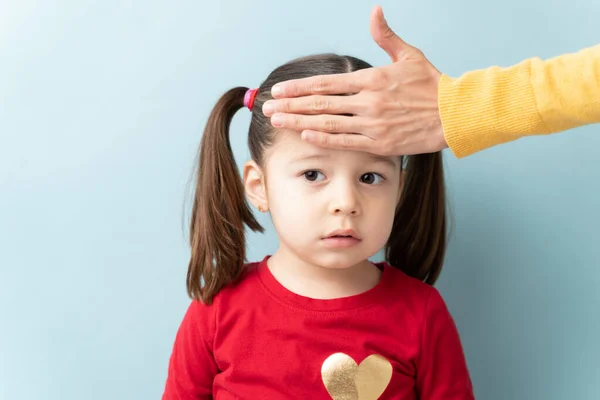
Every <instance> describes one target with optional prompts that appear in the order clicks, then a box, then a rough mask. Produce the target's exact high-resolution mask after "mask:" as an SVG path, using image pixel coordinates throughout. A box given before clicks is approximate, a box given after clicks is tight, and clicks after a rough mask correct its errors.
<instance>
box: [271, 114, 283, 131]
mask: <svg viewBox="0 0 600 400" xmlns="http://www.w3.org/2000/svg"><path fill="white" fill-rule="evenodd" d="M271 124H272V125H273V126H274V127H275V128H279V127H280V126H283V115H281V114H275V115H273V116H272V117H271Z"/></svg>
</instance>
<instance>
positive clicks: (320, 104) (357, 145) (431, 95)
mask: <svg viewBox="0 0 600 400" xmlns="http://www.w3.org/2000/svg"><path fill="white" fill-rule="evenodd" d="M370 29H371V35H372V36H373V39H374V40H375V42H376V43H377V44H378V45H379V47H381V48H382V49H383V50H385V52H386V53H387V54H388V55H389V56H390V57H391V59H392V62H393V63H392V64H391V65H387V66H384V67H374V68H368V69H363V70H359V71H356V72H351V73H346V74H337V75H322V76H315V77H311V78H306V79H297V80H291V81H287V82H282V83H279V84H277V85H275V86H274V87H273V90H272V94H273V97H274V98H275V100H270V101H267V102H265V104H264V105H263V113H264V114H265V115H266V116H267V117H271V124H272V125H273V126H274V127H276V128H288V129H291V130H295V131H301V132H302V138H303V139H304V140H307V141H309V142H311V143H314V144H317V145H321V146H323V147H329V148H338V149H349V150H359V151H367V152H370V153H374V154H380V155H410V154H419V153H433V152H436V151H439V150H442V149H444V148H446V147H448V145H447V143H446V140H445V138H444V132H443V128H442V123H441V120H440V115H439V109H438V84H439V81H440V78H441V76H442V74H441V73H440V72H439V71H438V70H437V69H436V68H435V67H434V66H433V64H431V63H430V62H429V61H428V60H427V58H425V56H424V55H423V53H422V52H421V50H419V49H417V48H415V47H413V46H410V45H409V44H407V43H405V42H404V41H403V40H402V39H400V37H398V36H397V35H396V34H395V33H394V31H392V29H391V28H390V27H389V26H388V24H387V22H386V20H385V18H384V16H383V11H382V9H381V7H379V6H376V7H375V8H374V9H373V11H372V13H371V20H370ZM349 93H350V95H348V96H339V95H340V94H349ZM340 114H349V115H351V116H344V115H340Z"/></svg>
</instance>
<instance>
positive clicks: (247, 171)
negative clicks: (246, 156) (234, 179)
mask: <svg viewBox="0 0 600 400" xmlns="http://www.w3.org/2000/svg"><path fill="white" fill-rule="evenodd" d="M244 190H245V192H246V196H247V197H248V200H249V201H250V203H252V205H253V206H254V207H256V208H259V207H260V209H261V210H262V211H267V210H268V209H269V202H268V201H267V190H266V180H265V174H264V173H263V171H262V169H261V168H260V167H259V166H258V164H256V163H255V162H254V161H253V160H250V161H248V162H246V164H244Z"/></svg>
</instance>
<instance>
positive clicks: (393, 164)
mask: <svg viewBox="0 0 600 400" xmlns="http://www.w3.org/2000/svg"><path fill="white" fill-rule="evenodd" d="M367 157H368V158H369V159H370V160H371V161H372V162H376V163H381V164H386V165H388V166H390V167H392V168H399V167H400V165H398V163H396V161H393V160H391V159H390V158H388V157H385V156H379V155H377V154H370V153H368V154H367ZM324 158H331V157H330V156H329V155H327V154H308V155H303V156H300V157H298V158H295V159H293V160H292V162H293V163H297V162H301V161H306V160H318V159H324Z"/></svg>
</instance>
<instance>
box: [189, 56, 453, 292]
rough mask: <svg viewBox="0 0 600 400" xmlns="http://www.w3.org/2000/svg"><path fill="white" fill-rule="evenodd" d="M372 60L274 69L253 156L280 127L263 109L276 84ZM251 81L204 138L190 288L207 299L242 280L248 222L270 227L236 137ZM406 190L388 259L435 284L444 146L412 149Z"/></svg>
mask: <svg viewBox="0 0 600 400" xmlns="http://www.w3.org/2000/svg"><path fill="white" fill-rule="evenodd" d="M369 67H371V65H370V64H368V63H366V62H364V61H362V60H359V59H357V58H354V57H350V56H340V55H336V54H321V55H313V56H308V57H302V58H299V59H296V60H293V61H290V62H288V63H286V64H284V65H282V66H281V67H279V68H277V69H275V70H274V71H273V72H272V73H271V74H270V75H269V76H268V77H267V79H266V80H265V81H264V82H263V83H262V84H261V85H260V87H259V88H258V89H259V90H258V95H257V96H256V100H255V102H254V107H253V109H252V120H251V122H250V129H249V135H248V145H249V147H250V155H251V157H252V159H253V160H254V161H255V162H256V163H257V164H258V165H259V166H261V167H263V166H264V164H263V162H264V160H263V153H264V150H265V149H266V148H268V147H269V146H271V145H272V144H273V142H274V135H275V130H274V128H273V127H272V125H271V124H270V120H269V118H267V117H265V115H264V114H263V113H262V105H263V104H264V102H265V101H267V100H269V99H271V98H272V97H271V87H272V86H273V85H274V84H276V83H278V82H282V81H286V80H289V79H298V78H305V77H310V76H315V75H326V74H338V73H345V72H352V71H357V70H360V69H364V68H369ZM247 89H248V88H246V87H236V88H233V89H231V90H228V91H227V92H226V93H225V94H223V96H222V97H221V98H220V99H219V100H218V101H217V103H216V105H215V107H214V109H213V110H212V112H211V114H210V116H209V118H208V122H207V124H206V128H205V129H204V134H203V136H202V140H201V143H200V148H199V154H198V157H199V158H198V160H199V162H198V169H197V171H196V173H197V178H196V188H195V194H194V201H193V206H192V215H191V221H190V245H191V258H190V262H189V266H188V272H187V292H188V295H189V296H190V297H191V298H193V299H197V300H202V301H203V302H205V303H209V304H210V303H212V301H213V299H214V296H215V295H216V294H217V293H218V292H219V291H220V290H221V289H222V288H223V287H224V286H225V285H227V284H229V283H232V282H234V281H235V280H237V279H238V278H239V277H240V275H241V274H242V272H243V268H244V264H245V263H246V238H245V226H247V227H248V228H250V229H251V230H252V231H254V232H263V231H264V229H263V227H262V226H261V225H260V224H259V223H258V222H257V220H256V219H255V218H254V215H253V214H252V211H251V209H250V207H249V205H248V202H247V201H246V197H245V193H244V187H243V182H242V179H241V176H240V174H239V172H238V168H237V166H236V163H235V159H234V156H233V152H232V150H231V144H230V142H229V126H230V123H231V120H232V118H233V116H234V114H235V113H236V112H237V111H238V110H239V109H240V108H242V107H244V95H245V93H246V90H247ZM404 161H405V164H406V172H405V175H404V177H405V178H404V179H405V183H404V187H403V189H402V198H401V200H400V202H399V204H398V207H397V208H396V215H395V217H394V223H393V228H392V233H391V235H390V237H389V239H388V242H387V243H386V246H385V257H386V261H387V262H388V263H389V264H391V265H393V266H394V267H396V268H399V269H401V270H402V271H404V272H405V273H406V274H408V275H410V276H413V277H416V278H418V279H420V280H422V281H424V282H426V283H429V284H432V285H433V284H434V283H435V281H436V279H437V278H438V276H439V274H440V271H441V269H442V264H443V260H444V253H445V249H446V204H445V190H444V173H443V167H442V158H441V154H440V153H432V154H423V155H416V156H410V157H407V159H406V160H404Z"/></svg>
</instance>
